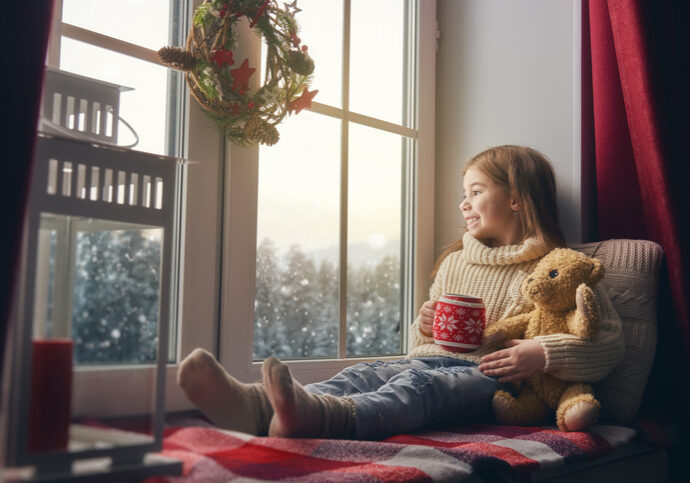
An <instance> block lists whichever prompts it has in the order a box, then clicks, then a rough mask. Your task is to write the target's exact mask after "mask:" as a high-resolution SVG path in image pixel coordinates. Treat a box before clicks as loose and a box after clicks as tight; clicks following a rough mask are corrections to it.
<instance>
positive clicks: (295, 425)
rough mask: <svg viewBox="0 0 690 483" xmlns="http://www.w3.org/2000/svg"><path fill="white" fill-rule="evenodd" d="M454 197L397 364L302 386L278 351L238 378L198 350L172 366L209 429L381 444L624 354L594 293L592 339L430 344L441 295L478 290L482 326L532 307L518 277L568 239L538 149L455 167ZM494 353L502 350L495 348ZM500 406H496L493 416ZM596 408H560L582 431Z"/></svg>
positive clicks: (482, 414)
mask: <svg viewBox="0 0 690 483" xmlns="http://www.w3.org/2000/svg"><path fill="white" fill-rule="evenodd" d="M463 189H464V194H465V196H464V198H463V201H462V203H461V204H460V210H461V212H462V216H463V218H464V219H465V222H466V224H467V232H466V233H465V234H464V236H463V237H462V239H461V240H459V241H458V242H456V243H455V244H453V245H452V246H451V247H450V248H449V249H448V250H446V252H445V253H444V254H443V255H442V256H441V258H440V260H439V261H438V263H437V265H436V268H435V270H434V273H433V275H434V281H433V284H432V286H431V289H430V291H429V298H430V300H428V301H427V302H425V303H424V304H423V305H422V307H421V309H420V311H419V316H418V317H417V320H415V322H414V323H413V324H412V327H411V329H410V330H411V337H410V350H409V353H408V355H407V357H406V358H405V359H402V360H398V361H393V362H382V361H376V362H364V363H359V364H356V365H354V366H351V367H348V368H346V369H344V370H343V371H341V372H340V373H338V374H337V375H335V376H334V377H333V378H331V379H329V380H328V381H325V382H320V383H315V384H308V385H306V386H304V387H303V386H301V385H300V384H299V383H297V381H295V380H294V379H293V378H292V375H291V374H290V370H289V369H288V367H287V366H286V365H284V364H283V363H282V362H280V361H279V360H278V359H276V358H275V357H269V358H268V359H266V360H265V361H264V363H263V367H262V375H263V383H256V384H244V383H241V382H239V381H237V380H236V379H234V378H233V377H232V376H230V375H229V374H227V373H226V372H225V371H224V370H223V368H222V367H221V366H220V364H218V363H217V362H216V361H215V359H214V358H213V356H211V355H210V354H209V353H207V352H205V351H203V350H201V349H197V350H196V351H194V352H193V353H192V354H190V355H189V356H188V357H187V358H186V359H185V360H184V361H183V362H182V364H181V365H180V369H179V373H178V382H179V384H180V386H181V387H182V389H183V390H184V391H185V393H186V394H187V396H188V397H189V399H190V400H191V401H192V402H193V403H195V404H196V405H197V406H198V407H199V408H200V409H201V411H202V412H203V413H204V414H206V416H208V417H209V418H210V419H211V420H212V421H213V422H214V423H215V424H217V425H218V426H221V427H223V428H226V429H232V430H238V431H244V432H247V433H251V434H256V435H262V434H269V435H271V436H284V437H325V438H354V439H379V438H383V437H386V436H390V435H393V434H399V433H407V432H412V431H416V430H420V429H422V428H427V427H432V426H435V425H439V424H441V423H443V424H447V425H448V424H453V425H457V424H462V423H468V422H479V421H484V420H487V419H489V417H490V416H491V407H492V404H491V403H492V397H493V394H494V392H495V391H496V390H497V389H504V390H509V391H511V390H512V384H508V383H511V382H513V381H519V380H523V379H526V378H528V377H529V376H531V375H533V374H536V373H538V372H546V373H548V374H551V375H552V376H554V377H558V378H560V379H565V380H568V381H587V382H594V381H598V380H600V379H602V378H603V377H604V376H606V375H607V374H608V373H609V372H610V371H611V369H613V367H614V366H615V365H616V364H617V363H618V362H619V361H620V359H621V358H622V356H623V350H624V346H623V340H622V337H621V323H620V319H619V318H618V316H617V315H616V314H615V312H614V310H613V308H612V306H611V304H610V301H609V300H608V299H607V298H606V296H605V294H604V293H603V292H602V291H601V290H597V291H596V293H597V300H598V302H599V305H600V311H601V319H602V323H601V328H600V330H599V332H598V334H597V336H596V337H595V339H593V340H589V341H586V340H582V339H578V338H576V337H574V336H571V335H565V334H559V335H548V336H541V337H537V338H536V339H531V340H512V341H509V342H508V343H507V344H506V347H505V348H503V349H498V348H496V347H492V346H490V345H488V344H487V343H486V342H485V343H484V344H483V345H482V346H481V347H480V348H479V349H477V350H476V351H474V352H470V353H455V352H448V351H446V350H444V349H442V348H441V347H439V346H438V345H436V344H434V341H433V339H432V327H433V317H434V309H435V306H436V300H438V298H439V297H440V296H441V295H442V294H443V293H462V294H471V295H475V296H479V297H482V298H483V300H484V304H485V306H486V308H487V310H486V321H487V325H488V324H494V323H497V322H498V321H499V320H500V319H502V318H505V317H509V316H512V315H516V314H519V313H522V312H525V311H529V310H531V304H530V303H529V302H528V301H527V300H526V299H524V298H523V296H522V294H521V293H520V284H521V283H522V281H523V279H524V278H525V276H526V275H527V274H528V273H530V272H531V271H532V269H533V268H534V267H535V265H536V264H537V262H539V260H540V259H541V258H542V257H543V256H544V255H546V254H547V253H548V252H549V251H550V250H551V249H552V248H555V247H562V246H565V242H564V239H563V235H562V234H561V231H560V229H559V228H558V224H557V217H558V215H557V208H556V185H555V179H554V173H553V168H552V167H551V164H550V163H549V161H548V160H547V159H546V158H545V157H544V156H543V155H542V154H541V153H539V152H538V151H536V150H534V149H530V148H526V147H521V146H499V147H495V148H491V149H488V150H486V151H484V152H482V153H480V154H478V155H477V156H475V157H474V158H472V159H471V160H470V161H469V162H468V163H467V165H466V166H465V168H464V172H463ZM497 349H498V350H497ZM501 410H502V406H501V405H500V404H495V405H494V413H495V416H496V418H497V419H498V420H499V421H500V420H501ZM598 410H599V407H598V406H595V405H594V404H591V403H585V402H582V403H578V404H577V405H575V406H573V407H571V408H569V409H568V410H567V411H566V414H565V415H564V417H565V424H566V426H567V427H568V429H570V430H579V429H583V428H586V427H587V426H589V425H590V424H591V423H593V422H594V421H595V420H596V418H597V416H598Z"/></svg>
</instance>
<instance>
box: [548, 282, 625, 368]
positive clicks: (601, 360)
mask: <svg viewBox="0 0 690 483" xmlns="http://www.w3.org/2000/svg"><path fill="white" fill-rule="evenodd" d="M594 294H595V296H596V299H597V302H598V303H599V311H600V317H601V325H600V326H599V331H598V332H597V333H596V334H595V336H594V338H593V339H592V340H584V339H580V338H578V337H575V336H574V335H569V334H568V335H566V334H554V335H543V336H538V337H535V340H538V341H539V342H540V343H541V345H542V346H543V348H544V353H545V357H546V367H545V368H544V372H546V373H547V374H550V375H552V376H554V377H557V378H559V379H563V380H566V381H586V382H596V381H600V380H601V379H603V378H604V377H606V376H607V375H608V374H609V373H610V372H611V370H612V369H613V368H614V367H615V366H616V365H617V364H618V363H619V362H620V361H621V359H622V358H623V355H624V353H625V341H624V340H623V334H622V330H621V320H620V318H619V317H618V314H617V313H616V311H615V309H614V308H613V305H612V304H611V300H609V297H608V295H607V294H606V292H605V291H604V288H603V287H602V285H601V284H598V285H597V286H596V287H595V289H594Z"/></svg>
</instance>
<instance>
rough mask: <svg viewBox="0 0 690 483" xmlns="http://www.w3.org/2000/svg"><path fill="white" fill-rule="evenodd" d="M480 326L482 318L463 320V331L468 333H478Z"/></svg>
mask: <svg viewBox="0 0 690 483" xmlns="http://www.w3.org/2000/svg"><path fill="white" fill-rule="evenodd" d="M482 328H483V327H482V319H467V320H466V321H465V331H466V332H467V333H468V334H480V333H481V331H482Z"/></svg>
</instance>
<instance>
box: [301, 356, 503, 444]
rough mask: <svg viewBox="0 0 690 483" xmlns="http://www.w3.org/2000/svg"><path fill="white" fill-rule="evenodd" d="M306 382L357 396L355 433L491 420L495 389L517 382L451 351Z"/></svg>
mask: <svg viewBox="0 0 690 483" xmlns="http://www.w3.org/2000/svg"><path fill="white" fill-rule="evenodd" d="M304 388H305V389H306V391H307V392H309V393H311V394H331V395H333V396H348V397H349V398H351V399H352V400H353V401H354V402H355V410H356V418H355V425H354V438H355V439H380V438H383V437H386V436H391V435H393V434H401V433H409V432H413V431H417V430H420V429H423V428H428V427H433V426H438V425H441V424H443V425H444V426H447V425H457V424H463V423H471V422H480V421H486V420H487V419H488V418H489V416H490V415H491V399H492V396H493V394H494V392H495V391H496V390H497V389H504V390H509V391H511V392H512V386H510V387H509V385H507V384H501V383H499V382H498V381H497V380H496V379H494V378H491V377H488V376H485V375H484V374H482V373H481V372H480V371H479V369H477V365H476V364H474V363H471V362H466V361H461V360H458V359H453V358H450V357H425V358H420V359H401V360H396V361H390V362H383V361H375V362H360V363H359V364H355V365H354V366H351V367H348V368H346V369H343V370H342V371H340V372H339V373H338V374H336V375H335V376H333V377H332V378H331V379H329V380H327V381H324V382H317V383H314V384H308V385H306V386H305V387H304Z"/></svg>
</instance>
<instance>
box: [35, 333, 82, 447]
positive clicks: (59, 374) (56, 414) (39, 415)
mask: <svg viewBox="0 0 690 483" xmlns="http://www.w3.org/2000/svg"><path fill="white" fill-rule="evenodd" d="M72 346H73V343H72V341H71V340H69V339H40V340H34V341H33V357H32V366H31V402H30V406H29V437H28V449H29V451H50V450H64V449H67V443H68V440H69V423H70V413H71V408H70V401H71V396H72Z"/></svg>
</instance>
